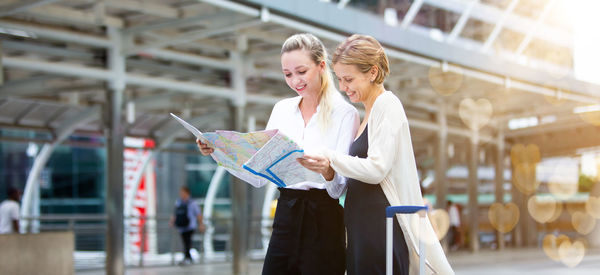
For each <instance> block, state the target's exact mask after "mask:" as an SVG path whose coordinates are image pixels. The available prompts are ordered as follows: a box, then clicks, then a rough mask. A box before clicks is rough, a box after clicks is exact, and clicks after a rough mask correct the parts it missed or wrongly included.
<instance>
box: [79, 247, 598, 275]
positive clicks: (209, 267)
mask: <svg viewBox="0 0 600 275" xmlns="http://www.w3.org/2000/svg"><path fill="white" fill-rule="evenodd" d="M449 260H450V263H451V265H452V267H453V268H454V270H455V271H456V274H458V275H475V274H477V275H505V274H510V275H525V274H527V275H529V274H543V275H564V274H569V275H592V274H593V275H597V274H600V250H594V251H587V252H586V256H585V257H584V259H583V261H582V262H581V263H580V264H579V265H578V266H576V267H575V268H569V267H567V266H565V265H564V264H562V263H558V262H554V261H552V260H550V259H549V258H548V257H547V256H546V255H545V254H544V252H543V251H542V249H541V248H540V249H534V248H528V249H518V250H514V249H506V250H504V251H502V252H498V251H481V252H479V253H477V254H472V253H469V252H462V251H460V252H454V253H452V254H450V255H449ZM261 269H262V262H260V261H252V262H250V265H249V275H259V274H260V271H261ZM77 274H78V275H102V274H104V271H102V270H93V271H80V272H77ZM126 274H128V275H158V274H168V275H198V274H207V275H208V274H210V275H230V274H232V272H231V264H230V263H207V264H197V265H192V266H185V267H180V266H174V267H147V268H131V269H128V270H127V273H126Z"/></svg>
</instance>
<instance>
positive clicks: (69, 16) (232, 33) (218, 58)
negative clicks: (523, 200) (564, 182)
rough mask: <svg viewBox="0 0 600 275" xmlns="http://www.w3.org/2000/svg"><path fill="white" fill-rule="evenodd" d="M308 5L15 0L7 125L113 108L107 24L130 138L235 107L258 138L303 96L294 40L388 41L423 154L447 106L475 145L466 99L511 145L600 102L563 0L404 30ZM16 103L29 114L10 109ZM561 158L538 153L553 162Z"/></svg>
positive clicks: (481, 8)
mask: <svg viewBox="0 0 600 275" xmlns="http://www.w3.org/2000/svg"><path fill="white" fill-rule="evenodd" d="M312 2H314V3H312V4H309V3H306V1H259V0H256V1H217V0H214V1H185V2H181V1H144V3H141V2H139V1H15V2H11V3H9V4H6V5H4V6H2V8H1V10H2V13H1V16H2V17H1V18H0V27H1V28H2V30H1V31H2V33H3V36H4V39H3V41H2V49H3V66H4V74H5V79H4V82H5V84H4V85H3V86H2V88H0V102H2V106H4V108H3V114H4V116H6V119H4V120H2V126H4V127H18V128H24V127H25V128H26V127H31V129H37V130H41V131H51V130H52V128H53V126H54V125H58V124H59V122H60V120H61V119H62V117H66V116H67V114H66V113H68V112H74V111H75V110H76V109H77V108H82V107H87V106H93V105H101V104H104V103H105V102H106V96H105V92H104V91H105V90H106V83H107V81H109V80H110V79H111V78H112V77H113V75H112V74H111V72H110V70H109V69H108V67H107V63H108V60H107V56H108V55H107V49H108V48H109V47H111V45H112V44H113V43H114V41H111V39H110V38H109V37H108V34H107V31H106V28H107V27H112V28H116V29H117V30H119V32H120V33H121V34H122V38H123V41H122V51H123V54H124V56H125V57H126V59H125V64H126V75H125V76H124V81H125V84H126V89H125V91H124V98H125V102H126V105H127V104H128V105H129V106H130V110H135V112H134V113H135V119H134V121H132V122H131V123H130V124H128V126H127V132H126V133H125V134H126V135H131V136H146V137H152V138H157V137H159V136H161V135H163V134H165V133H163V132H161V130H164V129H166V128H165V127H168V126H169V125H170V124H172V123H173V122H172V121H169V119H168V117H167V113H168V112H175V113H182V114H184V115H186V116H190V117H196V116H204V117H206V116H211V114H212V113H215V110H218V109H220V108H223V107H224V106H227V105H228V104H229V102H231V101H240V100H241V101H244V102H245V104H247V113H248V114H249V115H254V116H255V117H256V118H257V124H258V125H259V128H260V125H264V124H265V122H266V119H267V118H268V116H269V114H270V108H271V106H272V105H273V104H274V103H275V102H276V101H277V100H279V99H281V98H284V97H288V96H293V95H294V94H293V92H291V91H289V90H288V89H287V87H286V85H285V84H284V82H283V81H282V77H281V73H280V69H279V68H280V65H279V58H278V57H279V49H280V46H281V43H282V42H283V41H284V40H285V38H286V37H287V36H289V35H290V34H293V33H297V32H312V33H314V34H316V35H317V36H319V37H321V38H322V39H323V40H324V41H325V43H326V45H327V46H328V47H329V48H330V49H333V48H334V47H335V45H336V44H337V43H339V42H340V41H341V40H342V39H344V38H345V37H346V36H347V35H348V34H351V33H367V34H370V35H372V36H374V37H375V38H377V39H378V40H380V41H381V42H382V44H384V46H386V48H387V49H388V54H389V55H390V57H391V63H392V74H391V77H390V78H389V79H388V80H387V81H386V86H387V87H388V89H390V90H392V91H394V92H395V93H397V94H398V95H399V96H400V97H401V99H402V100H403V102H404V105H405V106H406V108H407V109H408V115H409V118H410V119H411V122H413V121H414V123H412V126H413V128H415V130H414V131H415V133H414V134H413V135H416V138H415V142H416V143H417V144H418V143H419V141H421V140H422V141H425V142H424V143H427V140H428V138H427V137H428V136H431V135H432V134H433V133H434V132H435V131H436V129H437V127H438V125H436V124H437V123H436V121H435V120H432V118H433V117H434V116H435V115H436V114H437V113H438V109H439V105H441V104H443V105H445V106H446V110H447V114H448V125H449V126H450V129H449V133H450V135H456V136H463V137H467V136H469V135H470V130H469V129H468V127H465V124H464V123H463V122H462V121H461V119H460V116H459V108H460V102H461V101H462V100H463V99H464V98H473V99H479V98H486V99H487V100H489V101H490V102H491V105H492V107H493V112H492V116H491V121H490V123H488V124H487V125H486V126H485V127H483V128H482V129H481V131H482V137H484V138H485V137H487V138H488V141H492V140H493V138H492V136H493V135H494V133H495V132H496V131H502V132H504V134H505V136H506V137H510V138H514V139H515V140H516V139H517V138H518V139H526V138H527V137H531V136H534V135H539V134H540V133H544V132H546V131H554V132H556V129H557V125H563V126H565V127H567V129H576V128H586V127H588V126H589V124H588V123H586V122H585V121H583V120H581V119H579V117H578V115H576V114H573V108H575V107H576V106H580V105H588V104H594V103H598V102H599V101H600V100H599V97H600V96H599V93H600V92H598V91H599V90H600V88H599V87H598V85H593V84H590V83H586V82H582V81H579V80H576V79H575V78H574V77H573V70H572V62H571V61H570V60H572V58H571V51H572V48H573V38H572V35H571V32H570V30H569V29H568V26H567V25H564V24H563V25H559V23H560V22H559V23H557V22H553V21H551V20H550V19H552V18H554V17H553V16H549V15H548V14H550V15H553V14H556V13H558V12H560V9H561V8H562V7H563V6H562V5H563V3H562V2H561V1H548V3H547V6H546V7H547V8H545V9H541V11H538V10H540V9H539V8H537V7H530V6H528V2H531V1H504V2H507V3H505V4H495V2H494V1H491V2H490V3H487V2H486V1H457V0H452V1H436V0H424V1H414V2H413V3H412V5H410V4H411V3H409V2H408V1H399V2H402V4H395V6H394V4H393V3H388V4H387V5H388V6H389V7H393V8H396V10H397V13H398V15H397V16H398V19H399V20H398V23H397V24H398V25H397V26H394V25H390V24H389V23H386V21H385V20H384V17H383V16H381V15H377V14H374V13H371V12H369V11H368V10H365V9H358V8H360V5H361V1H356V3H353V1H350V3H347V2H348V1H341V2H340V3H337V4H336V3H326V2H327V1H317V0H314V1H312ZM381 2H385V1H381ZM405 2H406V3H405ZM555 2H558V3H555ZM343 5H345V6H344V8H339V7H340V6H343ZM353 5H356V6H358V8H357V7H354V6H353ZM375 8H381V7H375ZM403 13H404V14H403ZM440 18H442V19H443V20H441V19H440ZM442 21H443V22H442ZM436 34H437V35H436ZM518 38H522V39H518ZM516 41H520V43H517V42H516ZM517 44H518V46H514V45H517ZM511 45H512V46H513V47H511ZM236 52H237V53H243V59H242V60H239V61H236V60H234V58H233V57H232V56H233V55H232V53H236ZM236 62H240V63H239V64H241V65H242V67H243V68H238V67H237V66H236V65H237V64H236ZM239 69H243V70H244V72H245V73H244V76H245V82H246V90H245V91H244V93H243V94H244V95H243V96H239V93H236V91H235V87H233V83H232V82H233V81H232V72H233V71H235V70H239ZM436 81H437V82H440V84H439V85H442V86H447V87H448V86H452V85H454V86H456V87H455V89H452V87H450V90H456V91H447V90H448V89H446V90H444V89H443V88H442V90H444V91H441V92H442V93H448V92H452V94H451V95H444V96H442V95H441V94H440V93H439V91H436V89H437V90H439V87H438V86H436V85H437V84H436V83H437V82H436ZM16 102H19V103H21V102H23V104H26V105H27V107H18V105H17V104H11V103H16ZM7 106H11V107H10V108H18V109H17V111H11V110H10V109H9V108H8V107H7ZM220 106H221V107H220ZM532 106H536V108H532ZM358 107H359V108H360V106H358ZM548 115H554V116H556V119H555V120H554V121H553V122H552V123H547V124H546V125H543V126H537V127H532V128H530V129H527V130H511V129H509V128H508V121H509V120H510V119H513V118H519V117H537V118H538V120H540V121H541V120H542V117H544V116H548ZM550 120H552V119H550ZM227 121H228V120H227V118H224V117H223V116H222V115H219V116H214V119H213V120H212V121H211V123H210V124H209V125H207V127H208V129H207V130H209V129H217V128H227V127H228V125H227ZM101 125H102V123H101V118H100V117H99V118H98V120H97V121H96V122H94V123H88V124H85V125H83V126H82V127H81V128H79V129H78V130H79V131H92V132H93V131H97V132H98V133H100V132H101ZM558 128H560V131H559V132H565V131H563V130H564V129H563V128H562V127H561V126H558ZM181 137H186V135H185V133H182V136H181ZM188 137H189V136H188ZM550 144H554V143H553V142H551V141H550V142H549V145H550ZM575 144H579V142H576V141H575ZM563 145H564V144H563ZM586 145H587V144H586ZM416 147H417V148H419V146H416ZM540 147H541V148H542V149H544V148H551V147H547V146H540ZM557 149H558V148H557ZM569 149H571V148H570V147H569V146H566V147H565V148H560V150H559V151H560V152H561V153H563V152H565V151H568V150H569ZM417 151H418V152H423V151H421V150H417ZM553 151H554V150H553V149H552V150H543V152H544V153H545V154H549V155H552V154H554V153H553Z"/></svg>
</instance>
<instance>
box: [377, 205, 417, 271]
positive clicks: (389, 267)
mask: <svg viewBox="0 0 600 275" xmlns="http://www.w3.org/2000/svg"><path fill="white" fill-rule="evenodd" d="M423 210H425V212H427V210H428V207H427V206H416V205H406V206H388V207H386V208H385V216H386V220H387V221H386V230H385V231H386V232H385V236H386V237H385V239H386V245H385V250H386V255H385V271H386V272H385V273H386V274H387V275H391V274H392V272H393V263H392V254H393V250H394V248H393V247H394V245H393V238H394V236H393V221H394V219H393V218H394V215H396V214H414V213H417V212H420V211H423ZM419 216H420V219H419V220H420V223H421V225H420V226H419V229H420V230H423V225H424V220H425V217H426V216H425V213H424V212H421V213H419ZM424 271H425V245H424V244H423V241H422V240H419V274H424Z"/></svg>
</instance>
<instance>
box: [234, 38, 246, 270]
mask: <svg viewBox="0 0 600 275" xmlns="http://www.w3.org/2000/svg"><path fill="white" fill-rule="evenodd" d="M237 44H238V50H240V51H239V52H231V55H230V56H231V61H232V63H233V64H234V69H233V71H232V79H233V88H234V91H235V92H236V94H237V95H236V96H235V97H234V100H232V102H231V109H230V113H231V122H232V128H233V129H234V130H236V131H242V128H243V124H244V121H245V119H244V109H245V106H246V78H245V72H244V64H243V63H244V62H243V54H242V53H241V52H243V51H245V50H246V48H247V40H246V38H245V37H243V36H241V37H239V38H238V41H237ZM231 190H232V198H231V202H232V203H231V211H232V216H233V230H232V232H231V233H232V234H231V235H232V236H231V242H232V245H231V248H232V252H233V274H235V275H238V274H248V233H249V230H248V229H249V223H250V219H249V213H251V209H250V207H249V203H248V184H247V183H245V182H243V181H242V180H240V179H238V178H236V177H232V181H231Z"/></svg>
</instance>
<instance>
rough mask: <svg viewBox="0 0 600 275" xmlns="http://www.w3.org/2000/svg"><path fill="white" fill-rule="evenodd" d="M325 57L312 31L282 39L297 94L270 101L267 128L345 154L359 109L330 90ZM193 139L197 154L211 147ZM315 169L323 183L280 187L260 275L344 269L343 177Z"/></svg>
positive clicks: (308, 147) (308, 146) (288, 78)
mask: <svg viewBox="0 0 600 275" xmlns="http://www.w3.org/2000/svg"><path fill="white" fill-rule="evenodd" d="M327 62H328V58H327V51H326V50H325V47H324V46H323V43H322V42H321V41H320V40H319V39H318V38H317V37H315V36H314V35H312V34H307V33H304V34H296V35H293V36H291V37H289V38H288V39H287V40H286V41H285V42H284V43H283V46H282V49H281V68H282V71H283V75H284V77H285V82H286V83H287V85H288V86H289V87H290V88H291V89H292V90H294V91H295V92H296V93H297V94H298V96H296V97H292V98H287V99H283V100H281V101H279V102H278V103H277V104H275V106H274V107H273V111H272V112H271V117H270V118H269V121H268V123H267V127H266V128H267V129H279V130H280V131H282V132H283V133H284V134H285V135H286V136H288V137H290V138H291V139H293V140H294V141H295V142H296V143H298V144H299V145H300V146H301V147H302V148H303V149H304V150H305V151H314V150H319V149H321V148H326V149H329V150H333V151H335V152H338V153H340V154H347V153H348V148H349V147H350V144H351V143H352V140H353V138H354V136H355V134H356V130H357V128H358V123H359V117H358V111H357V110H356V108H354V107H353V106H352V105H350V104H349V103H348V102H346V101H345V100H344V98H343V96H342V95H341V94H340V93H339V92H338V91H337V90H336V89H335V86H334V83H333V81H332V75H331V71H330V69H329V65H328V64H327ZM197 142H198V146H199V147H200V151H201V152H202V154H204V155H208V154H210V153H212V152H213V151H212V149H210V148H209V147H208V146H206V144H203V143H202V142H200V141H197ZM319 173H322V174H323V176H324V178H325V179H326V180H327V182H326V183H325V184H323V183H317V182H310V181H304V182H300V183H297V184H294V185H290V186H286V187H285V188H279V191H280V196H279V200H278V202H277V209H276V211H275V219H274V221H273V233H272V235H271V240H270V242H269V248H268V250H267V255H266V258H265V263H264V265H263V271H262V274H264V275H273V274H282V275H284V274H285V275H287V274H307V275H308V274H310V275H319V274H323V275H325V274H327V275H336V274H339V275H343V274H344V272H345V268H346V267H345V248H346V234H345V230H344V220H343V218H344V215H343V209H342V207H341V206H340V204H339V202H338V198H339V197H340V195H342V193H343V192H344V188H345V178H343V177H341V176H340V175H338V174H336V173H334V172H333V170H330V171H319ZM248 183H250V184H252V185H253V186H255V187H261V186H263V185H264V184H267V182H266V181H260V182H255V181H253V180H248Z"/></svg>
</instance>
